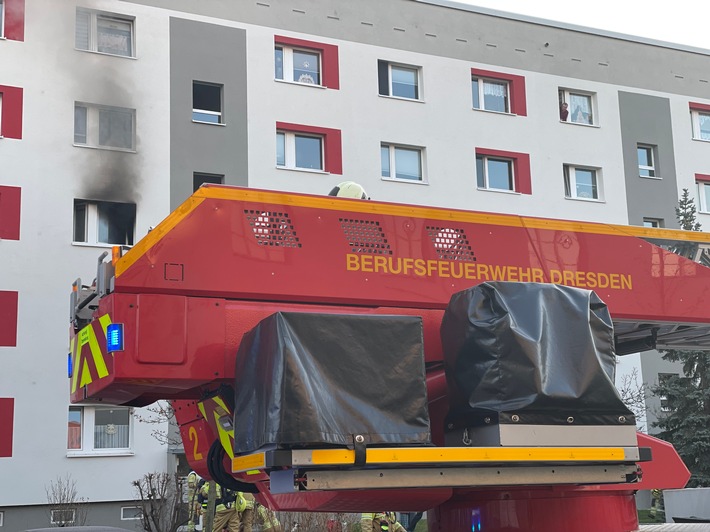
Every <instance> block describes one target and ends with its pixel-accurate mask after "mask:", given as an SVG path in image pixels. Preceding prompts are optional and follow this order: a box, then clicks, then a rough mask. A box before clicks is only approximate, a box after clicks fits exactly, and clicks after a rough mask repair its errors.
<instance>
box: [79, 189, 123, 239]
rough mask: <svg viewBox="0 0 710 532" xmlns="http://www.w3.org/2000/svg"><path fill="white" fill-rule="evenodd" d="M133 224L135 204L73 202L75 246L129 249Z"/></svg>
mask: <svg viewBox="0 0 710 532" xmlns="http://www.w3.org/2000/svg"><path fill="white" fill-rule="evenodd" d="M135 224H136V205H135V203H118V202H112V201H89V200H81V199H75V200H74V236H73V239H72V241H73V242H74V243H80V244H90V245H126V246H132V245H133V239H134V234H135Z"/></svg>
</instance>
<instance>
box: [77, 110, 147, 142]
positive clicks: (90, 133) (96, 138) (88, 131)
mask: <svg viewBox="0 0 710 532" xmlns="http://www.w3.org/2000/svg"><path fill="white" fill-rule="evenodd" d="M77 109H85V110H86V113H85V122H84V130H85V142H83V143H82V142H77ZM101 111H108V112H114V113H123V114H125V115H128V116H130V120H131V139H130V144H131V147H130V148H124V147H121V146H111V145H108V144H101ZM72 144H73V146H75V147H77V148H92V149H96V150H111V151H122V152H126V153H136V152H137V150H136V110H135V109H131V108H128V107H116V106H112V105H103V104H95V103H88V102H79V101H77V102H74V142H73V143H72Z"/></svg>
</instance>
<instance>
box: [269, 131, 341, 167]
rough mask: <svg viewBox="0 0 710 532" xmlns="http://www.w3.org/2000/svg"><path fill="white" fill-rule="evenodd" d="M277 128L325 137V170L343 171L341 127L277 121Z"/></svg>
mask: <svg viewBox="0 0 710 532" xmlns="http://www.w3.org/2000/svg"><path fill="white" fill-rule="evenodd" d="M276 130H277V131H290V132H292V133H305V134H307V135H318V136H319V137H323V154H324V158H325V163H324V170H325V171H326V172H329V173H331V174H342V173H343V148H342V141H341V134H340V130H339V129H330V128H327V127H315V126H304V125H301V124H288V123H286V122H276Z"/></svg>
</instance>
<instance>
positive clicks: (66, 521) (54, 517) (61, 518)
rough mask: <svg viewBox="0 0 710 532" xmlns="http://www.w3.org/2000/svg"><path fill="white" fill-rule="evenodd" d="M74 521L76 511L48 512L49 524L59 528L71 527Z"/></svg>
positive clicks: (73, 509)
mask: <svg viewBox="0 0 710 532" xmlns="http://www.w3.org/2000/svg"><path fill="white" fill-rule="evenodd" d="M75 519H76V509H75V508H66V509H61V510H50V524H52V525H58V526H60V527H62V526H67V525H73V524H74V520H75Z"/></svg>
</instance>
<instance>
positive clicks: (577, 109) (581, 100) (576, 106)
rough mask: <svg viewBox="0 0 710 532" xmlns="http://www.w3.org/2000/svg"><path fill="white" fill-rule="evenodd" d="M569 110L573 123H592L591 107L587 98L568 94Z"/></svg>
mask: <svg viewBox="0 0 710 532" xmlns="http://www.w3.org/2000/svg"><path fill="white" fill-rule="evenodd" d="M569 100H570V106H569V107H570V109H571V111H572V121H573V122H584V123H587V124H591V123H592V105H591V99H590V97H589V96H584V95H581V94H570V96H569Z"/></svg>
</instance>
